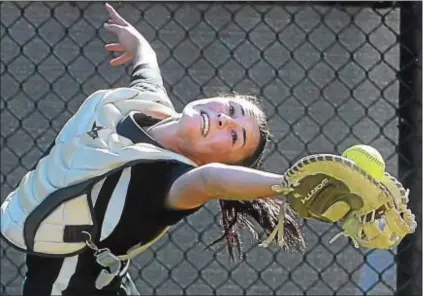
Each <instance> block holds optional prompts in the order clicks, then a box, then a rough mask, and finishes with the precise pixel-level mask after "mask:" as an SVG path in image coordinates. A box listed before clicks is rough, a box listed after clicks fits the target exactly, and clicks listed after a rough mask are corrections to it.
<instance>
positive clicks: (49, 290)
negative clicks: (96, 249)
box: [23, 252, 140, 296]
mask: <svg viewBox="0 0 423 296" xmlns="http://www.w3.org/2000/svg"><path fill="white" fill-rule="evenodd" d="M26 265H27V268H28V270H27V273H26V277H25V281H24V285H23V296H35V295H37V296H50V295H62V296H83V295H90V296H127V295H128V296H129V295H140V294H139V292H138V291H137V290H136V288H135V285H134V283H133V281H132V280H131V278H130V276H129V274H128V273H126V274H124V275H123V276H122V277H116V278H114V279H113V281H112V282H111V283H110V284H109V285H108V286H106V287H104V288H103V289H102V290H98V289H97V288H96V287H95V280H96V278H97V276H98V275H99V274H100V271H101V266H100V265H98V264H97V262H96V261H95V257H94V256H93V254H92V253H91V252H84V253H83V254H81V255H78V256H75V257H71V258H47V257H39V256H33V255H27V256H26Z"/></svg>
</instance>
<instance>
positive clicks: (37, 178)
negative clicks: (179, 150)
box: [1, 88, 196, 257]
mask: <svg viewBox="0 0 423 296" xmlns="http://www.w3.org/2000/svg"><path fill="white" fill-rule="evenodd" d="M160 100H161V98H160V95H159V94H155V93H148V92H140V91H138V90H135V89H130V88H119V89H114V90H100V91H97V92H95V93H94V94H92V95H91V96H90V97H88V98H87V99H86V100H85V102H84V103H83V104H82V105H81V107H80V108H79V110H78V112H77V113H75V115H74V116H73V117H72V118H71V119H70V120H69V121H68V122H67V123H66V125H65V126H64V128H63V129H62V130H61V132H60V134H59V135H58V137H57V138H56V140H55V145H54V146H53V148H52V149H51V150H50V152H49V154H48V155H46V156H45V157H43V158H42V159H41V160H40V161H39V163H38V164H37V166H36V168H35V169H34V170H32V171H30V172H28V173H27V174H26V175H25V176H24V177H23V179H22V181H21V182H20V184H19V186H18V187H17V188H16V189H15V190H14V191H13V192H11V193H10V194H9V195H8V197H7V198H6V199H5V201H4V202H3V203H2V205H1V234H2V236H3V238H4V239H5V240H6V241H7V242H8V243H10V244H11V245H12V246H14V247H15V248H17V249H19V250H21V251H23V252H26V253H32V254H37V255H41V256H53V257H55V256H60V257H68V256H73V255H76V254H79V253H81V252H82V251H84V250H85V248H86V247H87V245H86V239H87V236H88V237H92V238H97V237H98V234H99V231H101V230H100V229H99V228H100V226H99V225H97V223H96V221H95V216H94V212H93V204H94V201H93V197H92V196H94V194H92V193H93V192H94V191H95V190H97V192H98V190H99V188H97V187H99V186H96V184H101V181H102V180H104V179H105V178H106V177H107V176H108V175H110V174H111V173H113V172H115V171H117V170H121V169H123V168H125V167H129V166H131V165H134V164H139V163H142V162H150V163H151V162H152V161H158V160H175V161H179V162H183V163H186V164H189V165H192V166H196V164H195V163H194V162H192V161H191V160H189V159H188V158H186V157H184V156H182V155H179V154H176V153H173V152H171V151H168V150H165V149H163V148H160V147H158V146H156V145H153V144H151V143H148V142H139V141H138V140H137V137H136V136H134V137H131V136H130V135H129V134H130V133H131V131H130V130H128V129H124V130H125V132H120V131H119V128H120V127H121V125H122V123H123V122H124V121H125V119H127V118H128V117H130V116H131V114H132V113H133V112H134V111H135V112H138V113H142V114H143V115H146V116H150V117H152V118H157V119H164V118H167V117H169V116H171V115H172V114H173V113H174V112H175V111H174V110H172V109H170V108H168V107H166V106H164V105H162V104H160V103H157V102H160ZM121 129H122V128H121ZM125 133H126V134H125ZM81 233H82V234H84V233H85V234H86V235H87V236H84V235H81Z"/></svg>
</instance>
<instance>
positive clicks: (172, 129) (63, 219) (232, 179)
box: [1, 4, 402, 296]
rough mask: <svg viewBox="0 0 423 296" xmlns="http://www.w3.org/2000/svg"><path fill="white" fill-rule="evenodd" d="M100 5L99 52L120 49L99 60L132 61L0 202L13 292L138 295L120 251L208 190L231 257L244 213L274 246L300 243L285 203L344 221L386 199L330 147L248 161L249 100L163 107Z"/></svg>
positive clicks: (154, 70)
mask: <svg viewBox="0 0 423 296" xmlns="http://www.w3.org/2000/svg"><path fill="white" fill-rule="evenodd" d="M106 10H107V11H108V13H109V15H110V20H109V22H108V23H107V24H105V28H106V29H107V30H108V31H110V32H112V33H113V34H115V35H116V37H117V39H118V41H119V42H118V43H114V44H108V45H106V49H107V50H108V51H111V52H121V53H122V55H120V56H119V57H117V58H114V59H112V60H111V62H110V63H111V65H113V66H119V65H121V64H123V63H126V62H129V61H132V64H133V73H132V76H131V84H130V87H129V88H118V89H113V90H99V91H97V92H95V93H94V94H92V95H91V96H89V97H88V98H87V99H86V100H85V102H84V103H83V104H82V105H81V107H80V108H79V110H78V111H77V112H76V113H75V114H74V116H73V117H72V118H71V119H70V120H69V121H68V122H67V123H66V125H65V126H64V127H63V129H62V130H61V132H60V133H59V135H58V136H57V138H56V139H55V143H54V145H53V146H52V147H51V149H50V150H49V151H48V153H47V154H46V155H45V156H44V157H43V158H41V160H40V161H39V162H38V164H37V166H36V167H35V169H34V170H31V171H30V172H28V173H27V174H26V175H25V176H24V177H23V179H22V180H21V182H20V184H19V185H18V187H17V188H16V189H15V190H14V191H13V192H11V193H10V194H9V196H8V197H7V198H6V200H5V201H4V202H3V204H2V206H1V233H2V236H3V238H4V239H5V240H6V241H7V242H8V243H10V244H11V245H12V246H14V247H15V248H17V249H19V250H21V251H23V252H25V253H26V254H27V257H26V264H27V267H28V271H27V273H26V278H25V282H24V287H23V295H25V296H30V295H31V296H33V295H37V296H44V295H65V296H71V295H72V296H73V295H75V296H76V295H78V296H80V295H113V296H116V295H139V293H138V291H137V290H136V287H135V285H134V284H133V282H132V280H131V278H130V276H129V274H128V266H129V264H130V260H131V259H132V258H133V257H135V256H136V255H138V254H139V253H141V252H142V251H144V250H145V249H146V248H148V247H149V246H151V245H152V244H153V243H154V242H155V241H157V240H158V239H159V238H160V237H161V236H162V235H163V234H165V233H166V231H167V230H168V229H169V227H171V226H172V225H174V224H176V223H178V222H179V221H180V220H181V219H183V218H185V217H187V216H188V215H191V214H193V213H195V212H196V211H198V210H199V209H201V208H202V207H203V206H204V205H205V204H206V203H207V202H209V201H212V200H219V203H220V206H221V212H222V226H223V228H224V234H223V236H222V237H221V238H220V239H218V240H216V242H218V241H220V240H222V239H226V242H227V244H228V248H229V253H230V255H231V256H233V249H234V248H236V249H237V250H238V251H239V253H241V239H240V235H239V232H238V231H239V229H240V228H241V227H247V228H248V229H249V230H250V231H251V232H252V233H253V234H255V235H257V234H258V232H257V231H258V230H256V228H255V227H254V226H253V224H252V221H255V222H257V223H258V225H260V226H261V227H262V228H263V229H264V231H265V232H266V233H267V234H269V238H268V240H266V241H265V242H264V245H267V244H268V243H269V242H271V241H272V240H273V239H277V240H278V241H279V243H280V245H281V246H283V248H284V249H285V250H288V251H298V250H302V249H303V248H304V245H305V244H304V238H303V235H302V232H301V230H300V229H299V224H298V221H297V218H296V215H295V213H294V212H293V210H292V209H291V208H290V205H291V206H292V208H293V209H294V210H295V211H296V212H297V213H299V214H300V215H301V216H302V217H306V218H314V219H319V220H321V221H325V222H335V221H339V220H341V219H343V218H345V217H348V219H347V220H345V225H350V224H351V223H350V224H348V223H347V222H348V221H353V222H354V221H355V220H353V219H356V218H357V217H358V218H359V219H361V216H353V218H350V217H352V216H351V215H350V214H351V213H353V212H354V211H358V210H360V209H362V208H366V209H367V210H368V209H369V207H365V204H366V203H365V202H364V201H365V198H364V197H365V196H366V194H372V195H374V194H379V192H382V193H383V194H385V195H386V196H387V198H391V197H392V196H391V195H390V194H388V193H386V190H385V191H384V189H383V187H382V186H381V185H380V184H376V183H374V182H373V183H372V181H371V180H370V181H369V178H368V177H366V176H364V175H362V174H361V172H360V171H359V170H357V169H356V167H354V166H353V165H351V164H350V163H348V162H345V161H344V160H342V159H341V158H337V157H334V156H330V157H329V156H324V157H323V156H315V157H309V158H306V159H303V160H302V161H301V162H299V163H297V164H296V165H294V166H293V167H292V168H291V169H290V170H288V171H287V173H286V174H284V175H280V174H273V173H269V172H264V171H262V170H258V168H259V166H260V163H261V159H262V155H263V152H264V150H265V147H266V144H267V142H268V135H269V131H268V128H267V124H266V118H265V115H264V113H263V111H262V110H261V109H260V107H259V106H258V105H257V103H256V101H255V99H254V98H252V97H249V96H240V95H232V96H225V97H216V98H207V99H202V100H197V101H194V102H191V103H189V104H187V105H186V106H185V108H184V109H183V111H182V112H181V113H178V112H176V111H175V109H174V108H173V105H172V103H171V101H170V100H169V97H168V96H167V94H166V90H165V88H164V86H163V81H162V77H161V74H160V70H159V67H158V63H157V59H156V54H155V52H154V51H153V49H152V47H151V46H150V44H149V43H148V42H147V41H146V40H145V38H143V36H142V35H141V34H140V33H139V32H138V31H137V30H136V29H135V28H134V27H133V26H131V25H130V24H129V23H128V22H126V21H125V20H124V19H123V18H122V17H121V16H120V15H119V14H118V13H117V12H116V11H115V10H114V9H113V8H112V7H111V6H110V5H107V4H106ZM332 172H336V174H335V175H334V174H333V173H332ZM363 176H364V177H363ZM297 177H298V178H297ZM366 178H367V179H366ZM351 179H352V180H354V181H353V182H350V181H349V180H351ZM392 184H394V183H392ZM392 184H391V183H389V184H388V185H387V186H391V185H392ZM394 185H395V184H394ZM394 185H392V186H391V187H389V188H391V189H392V190H391V191H393V192H395V193H397V191H398V193H397V195H398V196H400V197H402V195H401V194H402V193H401V192H402V191H401V192H400V191H399V189H398V190H397V189H396V188H400V186H399V185H398V186H396V185H395V186H396V187H395V186H394ZM393 186H394V187H393ZM395 190H397V191H395ZM278 195H285V196H286V197H287V198H288V202H289V203H287V202H284V201H283V200H281V199H276V198H274V197H276V196H278ZM380 200H382V201H384V199H380ZM383 206H384V204H383ZM378 207H379V205H378ZM363 213H364V214H366V213H367V212H363ZM364 214H363V215H364ZM358 218H357V219H358ZM397 220H398V219H397ZM397 220H395V223H397ZM360 221H361V220H360ZM366 223H367V222H366ZM372 223H375V221H374V219H373V221H369V223H368V225H367V224H366V227H367V226H371V227H373V226H374V224H372ZM398 223H399V222H398ZM353 225H356V224H353ZM357 229H358V228H357V227H356V226H354V227H351V226H348V228H347V229H346V232H345V233H347V234H348V235H349V236H350V237H351V238H353V239H354V241H355V242H358V243H360V244H363V245H366V243H367V245H366V246H369V247H372V246H373V245H374V246H376V247H381V248H382V247H390V246H391V245H392V244H396V243H398V239H393V238H392V237H391V236H390V237H389V239H388V240H384V241H383V243H384V244H374V242H375V241H374V238H373V237H367V236H366V233H367V232H366V233H364V234H363V232H362V231H361V228H360V231H357ZM365 229H366V228H365ZM372 229H373V228H372ZM386 229H388V230H389V229H390V228H389V227H386ZM367 234H368V233H367ZM388 234H391V232H390V233H388ZM388 234H387V233H385V230H383V231H381V232H380V233H379V237H382V238H385V236H386V235H388ZM401 238H402V237H400V238H399V239H401ZM378 242H379V241H378ZM372 244H373V245H372Z"/></svg>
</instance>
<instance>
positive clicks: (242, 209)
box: [210, 93, 305, 259]
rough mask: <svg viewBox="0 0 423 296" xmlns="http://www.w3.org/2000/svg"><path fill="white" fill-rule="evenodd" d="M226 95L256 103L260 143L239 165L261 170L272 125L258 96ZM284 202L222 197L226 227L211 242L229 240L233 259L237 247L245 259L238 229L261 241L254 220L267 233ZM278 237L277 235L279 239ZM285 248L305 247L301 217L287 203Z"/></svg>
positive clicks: (222, 218) (297, 249)
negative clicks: (258, 113)
mask: <svg viewBox="0 0 423 296" xmlns="http://www.w3.org/2000/svg"><path fill="white" fill-rule="evenodd" d="M223 97H229V98H233V99H238V100H239V99H241V100H246V101H248V102H250V103H252V104H254V105H255V106H256V107H257V108H258V109H259V110H260V111H261V113H262V114H261V115H260V118H258V120H259V128H260V142H259V145H258V147H257V149H256V150H255V151H254V153H253V154H252V155H251V156H249V157H248V158H246V159H244V160H243V161H242V162H241V163H240V164H239V165H243V166H248V167H251V168H256V169H260V168H261V165H262V162H263V159H264V154H265V151H266V149H267V146H268V143H269V142H270V136H271V134H270V131H269V125H268V122H267V119H266V116H265V113H264V112H263V109H262V107H261V105H260V104H259V101H258V99H257V98H256V97H253V96H246V95H238V94H236V93H232V94H224V95H223ZM282 202H283V201H281V200H279V199H277V198H264V199H257V200H251V201H234V200H224V199H220V201H219V203H220V208H221V215H222V216H221V224H222V227H223V230H224V233H223V235H222V236H221V237H220V238H218V239H217V240H215V241H214V242H212V243H211V244H210V245H214V244H216V243H218V242H221V241H222V240H224V239H226V242H227V245H228V251H229V255H230V258H231V259H234V257H235V256H234V248H235V249H236V250H237V251H238V255H239V258H242V256H243V253H242V240H241V236H240V234H239V231H240V230H241V229H242V228H247V229H248V230H249V231H250V233H251V234H252V235H253V237H254V239H256V240H259V232H258V231H257V229H256V227H255V225H254V222H255V223H257V224H258V225H259V226H260V227H261V228H262V229H263V230H264V231H265V233H266V234H267V235H268V234H270V233H271V232H272V231H273V229H274V228H275V227H276V225H277V223H278V221H279V211H280V206H281V204H282ZM277 239H278V238H277V237H276V240H277ZM284 241H285V245H284V249H285V250H286V251H290V252H295V251H301V250H303V249H304V248H305V242H304V236H303V233H302V231H301V229H300V225H299V222H298V217H297V215H296V214H295V212H294V211H293V210H292V209H291V208H290V207H289V205H287V211H286V215H285V231H284Z"/></svg>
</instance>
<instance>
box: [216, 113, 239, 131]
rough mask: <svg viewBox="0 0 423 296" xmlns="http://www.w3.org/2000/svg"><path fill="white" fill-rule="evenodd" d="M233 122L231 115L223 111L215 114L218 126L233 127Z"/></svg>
mask: <svg viewBox="0 0 423 296" xmlns="http://www.w3.org/2000/svg"><path fill="white" fill-rule="evenodd" d="M235 124H236V123H235V120H234V119H233V118H232V117H230V116H228V115H226V114H224V113H219V114H218V115H217V125H218V126H219V128H225V127H228V126H230V127H233V126H234V125H235Z"/></svg>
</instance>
